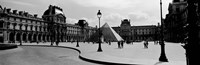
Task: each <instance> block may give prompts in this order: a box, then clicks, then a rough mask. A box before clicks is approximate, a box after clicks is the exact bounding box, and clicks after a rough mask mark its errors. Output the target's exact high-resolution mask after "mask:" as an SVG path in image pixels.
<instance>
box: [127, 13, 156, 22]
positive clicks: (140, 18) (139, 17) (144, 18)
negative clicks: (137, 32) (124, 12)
mask: <svg viewBox="0 0 200 65" xmlns="http://www.w3.org/2000/svg"><path fill="white" fill-rule="evenodd" d="M127 17H128V18H129V19H130V20H131V24H132V25H156V24H157V23H158V22H159V21H158V20H159V19H157V18H156V17H154V16H149V15H148V14H147V13H143V12H131V13H129V14H128V16H127Z"/></svg>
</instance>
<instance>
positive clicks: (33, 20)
mask: <svg viewBox="0 0 200 65" xmlns="http://www.w3.org/2000/svg"><path fill="white" fill-rule="evenodd" d="M77 22H78V23H76V24H68V23H66V17H65V15H64V14H63V10H62V8H60V7H58V6H53V5H49V7H48V9H47V10H46V11H44V14H43V15H42V18H39V17H38V16H37V14H29V13H28V12H26V11H18V10H12V9H10V8H6V7H4V8H3V7H1V6H0V42H1V43H19V42H20V43H31V42H55V41H59V42H65V41H77V40H78V41H83V40H86V39H87V38H89V37H90V36H91V35H92V34H93V33H95V31H96V28H94V27H91V26H88V23H87V22H86V20H79V21H77Z"/></svg>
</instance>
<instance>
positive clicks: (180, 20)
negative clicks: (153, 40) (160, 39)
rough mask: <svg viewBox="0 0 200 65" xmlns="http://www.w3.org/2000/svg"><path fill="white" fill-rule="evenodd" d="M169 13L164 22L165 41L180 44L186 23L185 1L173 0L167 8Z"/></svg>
mask: <svg viewBox="0 0 200 65" xmlns="http://www.w3.org/2000/svg"><path fill="white" fill-rule="evenodd" d="M168 11H169V13H168V14H167V15H166V18H165V20H164V26H165V36H164V37H165V40H166V41H169V42H181V41H183V40H184V37H183V36H184V34H185V33H184V29H183V27H184V25H185V23H186V22H187V1H185V0H173V2H172V3H170V4H169V7H168Z"/></svg>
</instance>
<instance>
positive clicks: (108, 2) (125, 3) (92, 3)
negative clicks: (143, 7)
mask: <svg viewBox="0 0 200 65" xmlns="http://www.w3.org/2000/svg"><path fill="white" fill-rule="evenodd" d="M73 1H74V2H76V3H77V4H79V5H82V6H86V7H103V8H114V9H122V8H128V7H132V4H136V3H138V2H139V1H136V0H73Z"/></svg>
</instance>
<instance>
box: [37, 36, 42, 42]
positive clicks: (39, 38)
mask: <svg viewBox="0 0 200 65" xmlns="http://www.w3.org/2000/svg"><path fill="white" fill-rule="evenodd" d="M41 39H42V35H41V34H38V42H41V41H42V40H41Z"/></svg>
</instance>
